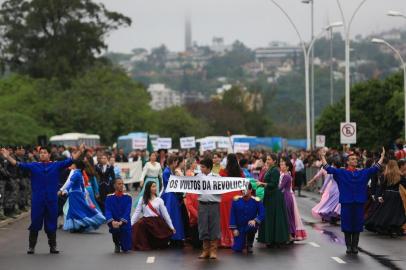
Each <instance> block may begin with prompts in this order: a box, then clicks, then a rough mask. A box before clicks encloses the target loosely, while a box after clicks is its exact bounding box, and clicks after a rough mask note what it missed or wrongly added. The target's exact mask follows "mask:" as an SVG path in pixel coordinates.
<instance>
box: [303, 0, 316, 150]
mask: <svg viewBox="0 0 406 270" xmlns="http://www.w3.org/2000/svg"><path fill="white" fill-rule="evenodd" d="M302 3H303V4H310V40H313V39H314V0H302ZM309 62H310V64H311V69H310V123H311V140H312V145H314V144H315V131H314V126H315V117H314V110H315V103H314V85H315V83H314V50H311V56H310V58H309Z"/></svg>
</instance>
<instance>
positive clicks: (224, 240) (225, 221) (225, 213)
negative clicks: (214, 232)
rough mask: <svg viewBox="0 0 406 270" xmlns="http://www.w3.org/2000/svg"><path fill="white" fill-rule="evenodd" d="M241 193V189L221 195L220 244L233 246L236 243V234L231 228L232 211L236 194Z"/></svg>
mask: <svg viewBox="0 0 406 270" xmlns="http://www.w3.org/2000/svg"><path fill="white" fill-rule="evenodd" d="M238 195H241V191H233V192H228V193H224V194H222V195H221V203H220V228H221V239H220V246H222V247H226V248H231V247H232V246H233V243H234V235H233V232H232V231H231V230H230V226H229V225H230V212H231V206H232V204H233V200H234V197H235V196H238Z"/></svg>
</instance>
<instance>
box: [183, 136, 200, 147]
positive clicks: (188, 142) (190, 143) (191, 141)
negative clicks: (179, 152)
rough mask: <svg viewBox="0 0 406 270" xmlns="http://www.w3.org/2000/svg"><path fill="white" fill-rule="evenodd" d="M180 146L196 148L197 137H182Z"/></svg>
mask: <svg viewBox="0 0 406 270" xmlns="http://www.w3.org/2000/svg"><path fill="white" fill-rule="evenodd" d="M180 148H182V149H190V148H196V139H195V137H183V138H180Z"/></svg>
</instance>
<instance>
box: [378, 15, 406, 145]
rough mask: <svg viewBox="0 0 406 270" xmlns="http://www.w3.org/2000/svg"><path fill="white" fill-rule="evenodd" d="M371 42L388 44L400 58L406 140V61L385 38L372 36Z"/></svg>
mask: <svg viewBox="0 0 406 270" xmlns="http://www.w3.org/2000/svg"><path fill="white" fill-rule="evenodd" d="M405 18H406V17H405ZM372 42H373V43H376V44H383V45H386V46H388V47H389V48H390V49H391V50H392V51H393V52H394V53H395V54H396V56H397V57H398V58H399V60H400V62H401V64H402V68H403V93H404V102H405V103H404V105H405V108H404V110H405V112H404V125H405V127H404V132H405V134H404V136H405V141H406V63H405V61H404V60H403V58H402V55H401V54H400V52H399V51H398V50H396V48H395V47H393V46H392V45H391V44H390V43H389V42H387V41H386V40H383V39H379V38H374V39H372Z"/></svg>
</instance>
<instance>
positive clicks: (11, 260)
mask: <svg viewBox="0 0 406 270" xmlns="http://www.w3.org/2000/svg"><path fill="white" fill-rule="evenodd" d="M307 196H308V197H307V198H298V203H299V206H300V210H301V214H302V217H303V220H304V221H305V223H306V229H307V232H308V234H309V237H308V239H307V240H306V241H303V242H299V243H297V244H295V245H293V246H290V247H285V248H281V249H267V248H265V247H262V246H260V245H258V244H257V245H256V247H255V249H254V252H255V253H254V254H253V255H244V254H233V253H232V252H231V251H230V250H220V252H219V259H218V260H217V261H199V260H198V259H196V257H197V256H198V254H199V252H198V251H196V250H193V249H191V248H189V247H187V248H185V249H183V250H165V251H153V252H133V253H131V254H119V255H116V254H113V252H112V251H113V245H112V242H111V236H110V234H108V232H107V229H106V227H103V228H102V229H100V230H99V231H98V232H97V233H89V234H70V233H67V232H63V231H59V232H58V243H59V248H60V250H61V251H62V252H61V254H59V255H50V254H48V246H47V243H46V236H45V235H44V234H43V233H41V234H40V238H39V244H38V246H37V250H36V252H37V254H35V255H34V256H30V255H26V246H27V237H28V231H27V230H26V228H27V227H28V224H29V219H28V218H25V219H23V220H21V221H19V222H17V223H15V224H13V225H9V226H6V227H3V228H0V270H14V269H15V270H17V269H19V270H22V269H30V270H36V269H41V270H48V269H49V270H51V269H52V270H70V269H72V270H77V269H86V270H93V269H95V270H96V269H97V270H104V269H112V270H116V269H165V270H168V269H190V270H195V269H196V270H200V269H210V270H211V269H231V268H233V269H252V268H256V269H288V270H293V269H301V270H305V269H328V270H335V269H370V270H375V269H406V237H402V238H398V239H390V238H388V237H381V236H377V235H374V234H371V233H364V234H362V237H361V241H360V247H361V250H362V252H361V253H360V255H359V256H358V257H353V256H347V255H345V253H344V251H345V248H344V243H343V238H342V235H341V233H340V228H339V227H338V226H331V225H329V224H323V223H320V222H319V221H318V220H315V219H313V218H312V216H311V214H310V209H311V207H313V206H314V205H315V203H316V199H317V198H316V197H317V195H312V194H307Z"/></svg>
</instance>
